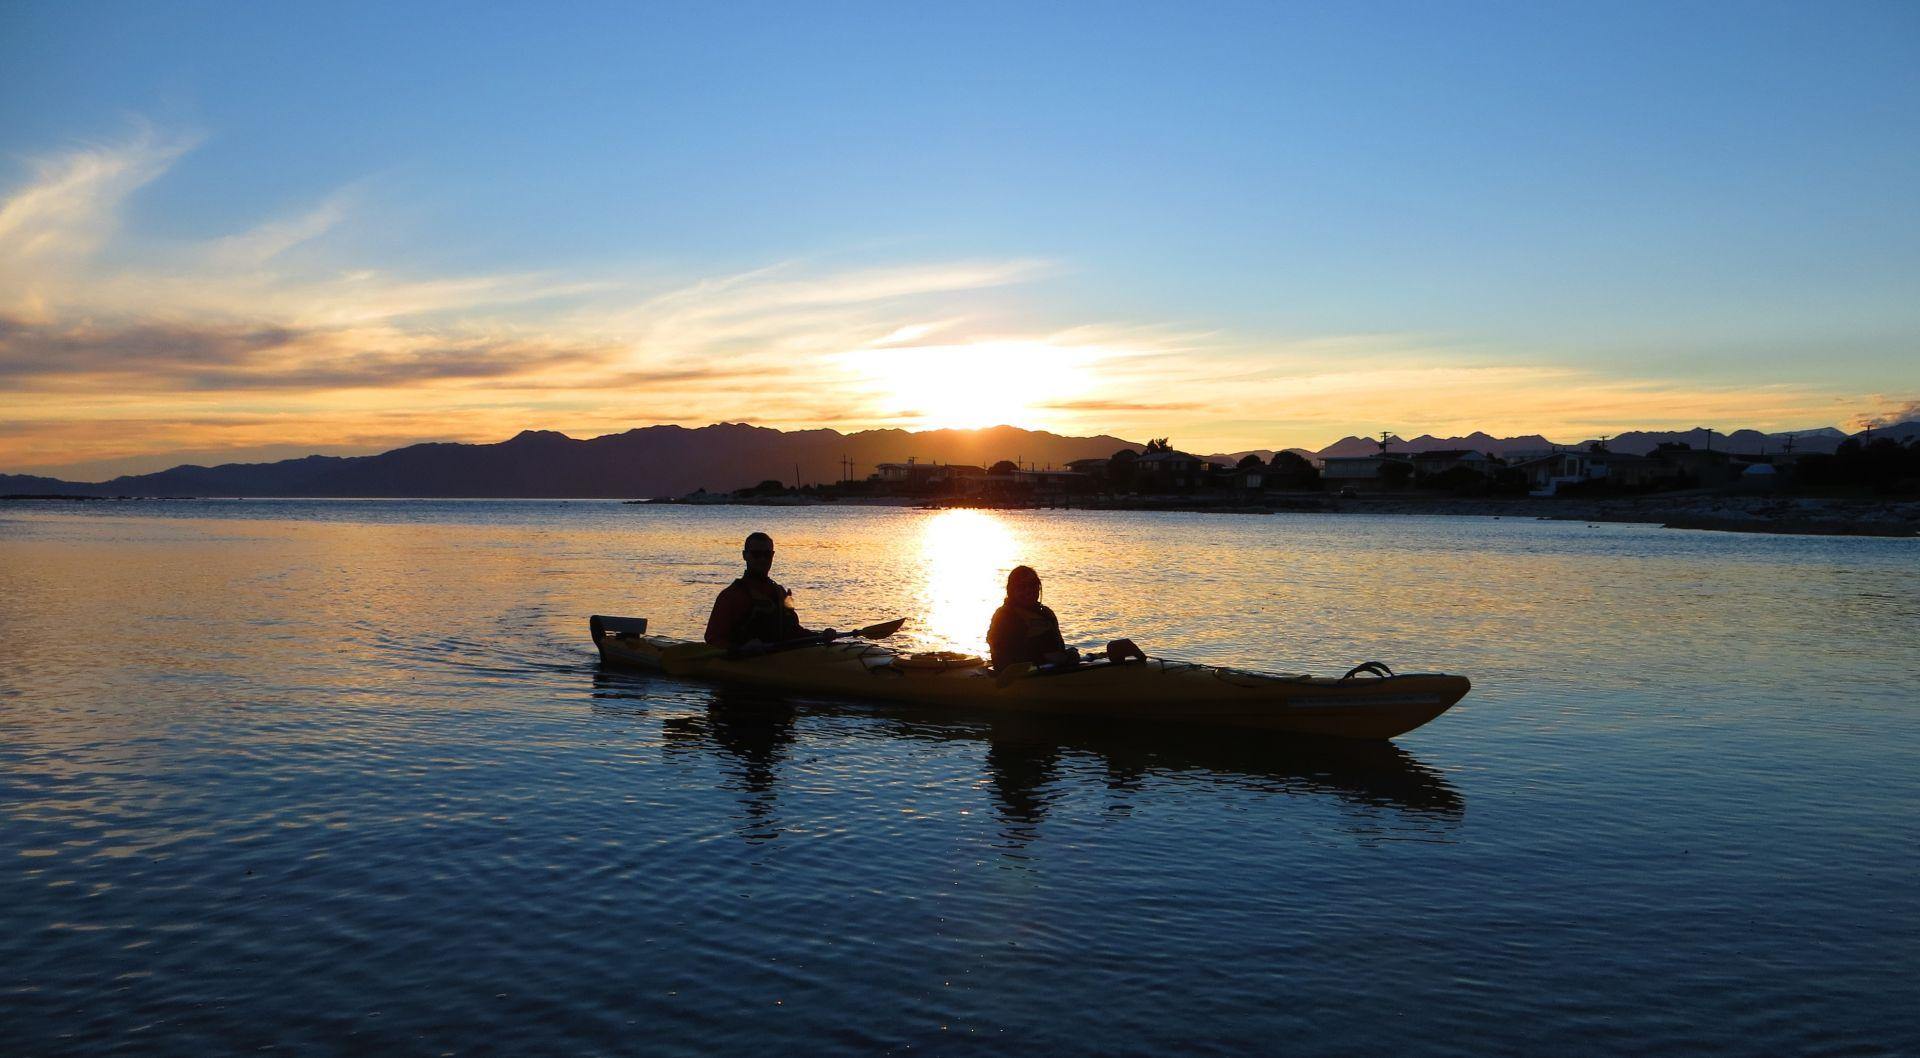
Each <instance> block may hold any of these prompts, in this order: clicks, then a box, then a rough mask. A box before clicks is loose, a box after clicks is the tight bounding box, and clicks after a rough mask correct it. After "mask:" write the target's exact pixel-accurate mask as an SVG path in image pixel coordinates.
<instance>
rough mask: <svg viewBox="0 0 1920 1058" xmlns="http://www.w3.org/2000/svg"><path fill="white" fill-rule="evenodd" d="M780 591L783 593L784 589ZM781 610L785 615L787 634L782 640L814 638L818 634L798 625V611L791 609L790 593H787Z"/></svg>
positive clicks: (791, 594)
mask: <svg viewBox="0 0 1920 1058" xmlns="http://www.w3.org/2000/svg"><path fill="white" fill-rule="evenodd" d="M782 590H783V591H784V590H785V589H782ZM781 609H782V610H784V611H785V612H786V615H787V634H786V635H785V636H783V637H782V638H784V639H799V638H800V637H801V636H814V635H819V634H820V633H818V632H815V631H812V630H811V629H808V628H805V627H803V626H802V625H801V624H800V611H798V610H795V609H794V608H793V593H792V592H790V591H789V592H787V598H786V602H785V603H784V604H782V606H781Z"/></svg>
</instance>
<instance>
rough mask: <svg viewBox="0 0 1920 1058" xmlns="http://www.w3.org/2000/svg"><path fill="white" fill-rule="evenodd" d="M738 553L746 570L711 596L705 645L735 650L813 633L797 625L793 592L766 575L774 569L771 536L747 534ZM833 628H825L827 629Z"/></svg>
mask: <svg viewBox="0 0 1920 1058" xmlns="http://www.w3.org/2000/svg"><path fill="white" fill-rule="evenodd" d="M740 557H741V558H744V559H746V561H747V572H746V574H745V575H744V576H742V577H741V578H740V579H738V580H736V581H734V582H733V583H732V584H729V585H727V587H726V589H725V590H724V591H722V592H721V593H720V597H719V598H717V599H715V600H713V613H712V614H710V615H709V616H708V617H707V636H706V639H707V645H708V646H713V647H726V648H728V649H729V650H738V649H740V648H741V647H747V646H752V645H754V644H758V643H780V642H784V641H786V640H789V639H799V638H800V637H801V636H810V635H814V634H815V633H813V632H810V631H808V630H807V629H805V628H802V627H800V615H799V614H797V613H795V612H794V609H793V593H792V592H790V591H788V590H787V589H785V588H783V587H781V586H780V585H779V584H778V583H777V582H775V581H774V579H773V578H772V577H770V576H768V575H767V574H768V573H769V572H770V571H771V570H772V569H773V537H771V536H768V535H767V534H765V533H750V534H748V536H747V541H746V543H745V545H743V546H742V547H741V550H740ZM832 631H833V630H832V629H828V630H827V633H828V634H830V633H831V632H832Z"/></svg>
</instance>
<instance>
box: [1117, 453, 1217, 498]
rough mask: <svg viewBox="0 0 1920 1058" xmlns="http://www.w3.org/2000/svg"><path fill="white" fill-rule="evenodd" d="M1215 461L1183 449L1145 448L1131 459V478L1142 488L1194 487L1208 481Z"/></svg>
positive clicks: (1145, 489)
mask: <svg viewBox="0 0 1920 1058" xmlns="http://www.w3.org/2000/svg"><path fill="white" fill-rule="evenodd" d="M1213 468H1214V464H1212V463H1209V462H1207V461H1206V460H1204V459H1201V458H1200V457H1199V456H1196V455H1190V454H1188V453H1186V452H1172V451H1167V452H1148V453H1147V454H1146V455H1143V456H1141V457H1140V458H1139V459H1136V460H1134V461H1133V478H1134V482H1135V484H1136V486H1137V487H1138V488H1139V489H1140V490H1141V491H1143V492H1146V491H1151V490H1153V489H1193V488H1199V487H1200V486H1202V485H1205V484H1206V483H1207V477H1208V475H1210V474H1211V473H1212V472H1213Z"/></svg>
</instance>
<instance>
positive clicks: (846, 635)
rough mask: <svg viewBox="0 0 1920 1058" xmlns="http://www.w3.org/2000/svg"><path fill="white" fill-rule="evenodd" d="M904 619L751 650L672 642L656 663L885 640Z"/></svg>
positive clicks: (774, 652) (758, 655)
mask: <svg viewBox="0 0 1920 1058" xmlns="http://www.w3.org/2000/svg"><path fill="white" fill-rule="evenodd" d="M906 623H907V619H906V618H904V617H897V618H894V619H893V620H891V621H882V622H880V623H879V624H877V625H868V626H867V627H865V628H856V629H854V630H852V631H850V632H835V633H833V634H832V635H828V634H826V633H825V632H820V633H816V634H814V635H810V636H801V637H800V638H798V639H788V640H784V641H782V642H779V643H768V644H765V645H763V646H760V647H757V648H754V649H752V650H746V649H737V648H733V647H710V646H708V645H706V644H705V643H676V644H674V645H673V646H670V647H668V648H666V649H665V650H662V651H661V652H660V663H661V664H662V665H666V666H673V665H684V664H687V663H688V662H694V661H708V660H711V659H713V658H757V657H760V656H762V655H764V654H778V653H781V652H783V651H787V650H799V649H801V648H803V647H818V646H826V645H827V644H828V643H831V642H833V641H834V640H836V639H885V638H887V637H888V636H890V635H892V634H894V633H895V632H898V631H900V629H901V628H902V627H903V626H905V625H906Z"/></svg>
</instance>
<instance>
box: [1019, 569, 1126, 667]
mask: <svg viewBox="0 0 1920 1058" xmlns="http://www.w3.org/2000/svg"><path fill="white" fill-rule="evenodd" d="M987 648H988V649H989V650H990V651H991V652H992V654H993V667H994V668H996V669H1002V670H1004V669H1006V668H1007V667H1008V666H1011V665H1019V664H1021V663H1027V664H1033V665H1057V664H1067V665H1075V664H1078V663H1079V661H1080V652H1079V651H1078V650H1075V649H1073V648H1071V647H1069V646H1067V644H1066V641H1065V640H1064V639H1062V638H1061V637H1060V619H1059V618H1058V617H1055V616H1054V615H1053V611H1052V610H1051V609H1049V608H1048V607H1046V606H1044V605H1042V604H1041V602H1040V574H1038V573H1035V572H1034V571H1033V567H1031V566H1015V567H1013V569H1012V571H1010V572H1009V573H1008V574H1007V599H1006V601H1005V602H1003V603H1001V604H1000V608H999V609H998V610H995V611H993V623H992V624H990V625H988V626H987ZM1107 657H1108V658H1110V659H1111V660H1114V661H1122V660H1125V659H1126V658H1140V659H1142V660H1145V659H1146V655H1145V654H1143V653H1141V651H1140V648H1139V647H1137V646H1134V645H1133V640H1131V639H1116V640H1114V641H1113V642H1111V643H1108V644H1107Z"/></svg>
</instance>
